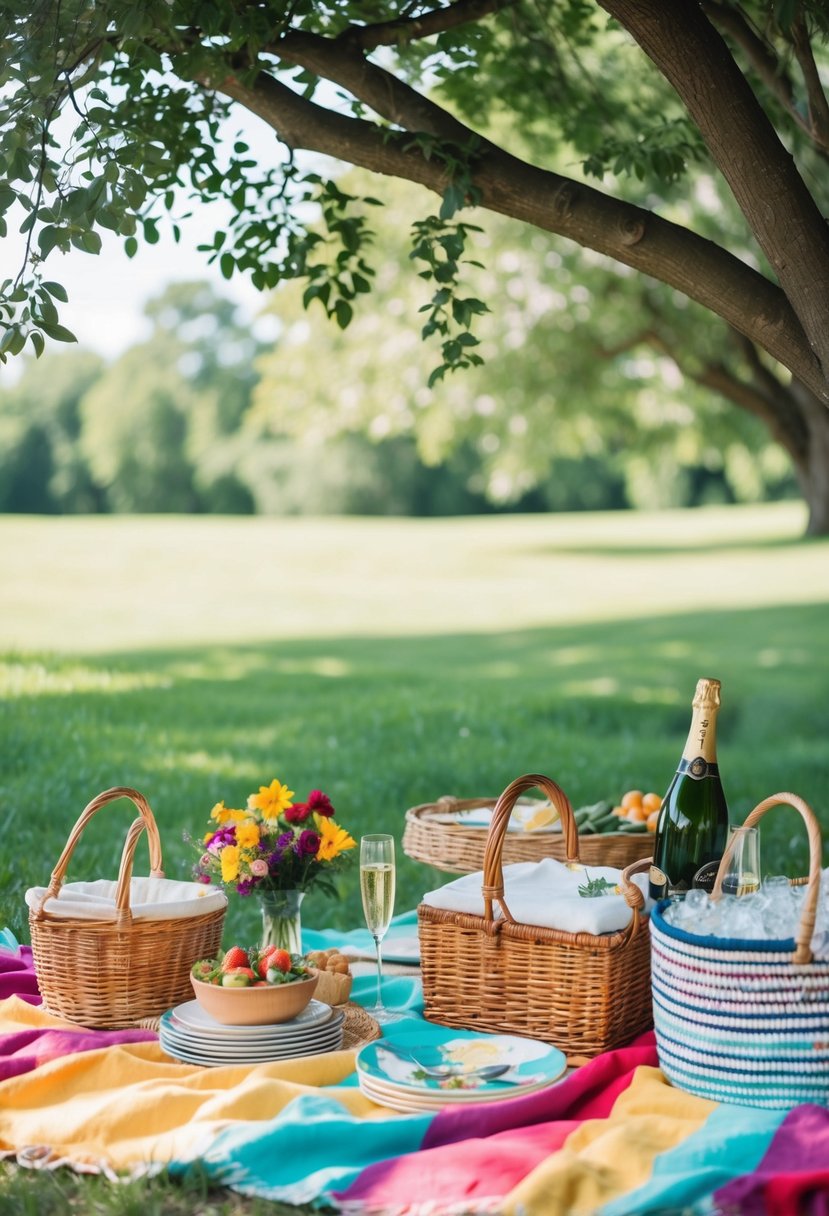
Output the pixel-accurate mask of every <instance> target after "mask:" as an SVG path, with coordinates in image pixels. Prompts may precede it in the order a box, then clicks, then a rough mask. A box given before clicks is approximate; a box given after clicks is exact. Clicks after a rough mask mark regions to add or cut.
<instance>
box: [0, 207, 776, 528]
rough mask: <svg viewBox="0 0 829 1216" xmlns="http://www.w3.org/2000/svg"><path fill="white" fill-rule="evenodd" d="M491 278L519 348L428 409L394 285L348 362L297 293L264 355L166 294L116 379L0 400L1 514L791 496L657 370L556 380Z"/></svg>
mask: <svg viewBox="0 0 829 1216" xmlns="http://www.w3.org/2000/svg"><path fill="white" fill-rule="evenodd" d="M392 218H394V213H392ZM542 262H543V259H542ZM499 265H501V268H502V269H501V271H500V272H496V273H499V274H500V275H501V277H502V279H503V281H502V282H500V283H498V284H497V285H496V290H497V291H499V292H501V293H503V296H504V300H505V304H504V308H503V310H501V312H500V317H499V319H497V320H496V319H495V318H493V320H492V321H491V322H490V323H491V324H492V325H496V324H497V325H501V326H507V327H510V329H511V333H512V330H513V329H514V331H515V332H514V333H512V336H511V337H510V340H509V342H508V343H507V344H506V345H505V346H504V349H503V350H502V351H501V353H500V354H495V353H494V351H493V358H492V359H491V360H490V361H489V362H488V363H487V365H486V366H485V367H484V368H483V369H476V370H475V371H472V372H469V373H467V375H466V376H464V377H457V378H453V379H452V380H451V381H448V382H444V383H441V384H438V385H435V386H434V388H433V389H432V390H427V389H425V387H424V383H425V377H424V369H423V367H422V366H421V365H422V363H423V361H424V360H426V361H428V359H429V352H428V350H427V349H425V348H424V347H423V346H422V344H420V342H419V340H418V337H417V334H416V332H414V331H412V329H411V327H410V326H407V324H406V313H407V307H408V306H407V305H404V302H403V301H402V300H401V298H400V295H399V292H400V290H401V280H400V277H399V276H400V275H402V273H403V272H402V270H400V269H399V268H398V273H397V274H396V273H395V271H394V267H393V264H392V263H389V268H388V271H387V272H386V274H385V276H381V277H382V278H384V280H385V281H382V282H381V283H379V284H378V287H377V291H378V295H379V299H378V307H377V309H371V310H367V311H366V312H365V313H364V314H363V315H362V316H361V317H360V319H359V320H358V321H357V322H356V323H355V324H356V326H357V329H358V331H359V332H358V333H357V334H352V335H351V338H349V339H348V340H346V338H345V337H344V336H343V334H342V333H341V332H340V331H339V330H338V329H337V328H336V327H334V326H332V325H331V323H330V322H329V321H328V320H327V319H326V318H325V317H324V315H323V314H322V312H320V313H319V315H316V314H314V313H310V314H307V313H305V312H304V311H303V309H302V304H301V301H300V300H299V299H298V292H297V290H296V289H295V288H294V287H293V286H289V287H287V288H286V289H284V290H283V291H281V292H279V293H277V296H276V299H275V301H274V304H273V305H272V307H273V308H274V309H275V310H277V312H278V314H279V318H280V324H281V337H280V338H279V339H278V340H277V342H276V343H275V344H273V345H272V346H265V345H264V344H263V343H262V342H261V341H259V340H257V338H256V337H254V336H253V334H252V332H251V330H250V328H249V327H246V326H243V325H242V324H241V323H240V321H239V319H238V317H237V315H236V313H237V310H236V308H235V305H233V304H232V303H230V302H229V301H228V300H226V299H223V298H221V297H220V296H219V295H218V294H217V293H216V292H215V291H214V289H213V288H212V287H211V286H209V285H208V284H206V283H180V284H175V285H172V286H170V287H168V288H166V289H165V290H164V292H163V293H162V294H161V295H159V296H158V297H157V298H156V299H154V300H152V301H151V302H150V303H149V305H148V306H147V309H146V312H147V315H148V317H149V318H150V320H151V322H152V332H151V333H150V336H149V337H148V338H147V340H146V341H144V342H142V343H140V344H138V345H135V346H133V347H131V348H130V349H128V350H126V351H125V352H124V353H123V354H122V355H120V356H119V357H118V358H117V359H115V360H114V361H112V362H106V361H104V360H103V359H102V358H101V357H100V356H98V355H95V354H93V353H91V352H88V351H83V350H67V351H65V352H61V353H57V352H49V353H47V354H46V355H45V356H44V357H43V358H42V359H41V360H39V361H35V360H31V361H30V362H28V363H27V364H26V366H25V368H24V371H23V374H22V375H21V377H20V379H19V380H18V381H17V383H16V384H14V385H12V386H10V387H6V388H4V389H3V390H2V391H0V511H3V512H27V513H46V514H61V513H98V512H112V513H117V512H136V513H137V512H195V513H211V512H212V513H225V514H240V513H241V514H245V513H259V514H273V515H280V514H286V515H287V514H367V515H372V514H391V515H419V516H428V515H453V514H476V513H484V512H492V511H515V510H518V511H547V510H565V511H578V510H610V509H617V508H625V507H631V506H641V507H650V508H658V507H662V506H695V505H699V504H701V503H706V502H734V501H756V500H761V499H764V498H774V497H781V496H791V495H795V494H796V493H797V487H796V483H795V481H794V479H793V477H792V475H791V473H790V471H789V470H788V467H787V461H786V457H785V455H784V454H783V453H782V451H781V450H780V449H777V448H775V447H774V445H773V444H770V443H769V442H768V438H767V435H766V433H765V432H764V431H763V429H762V427H760V425H759V424H758V425H757V426H755V427H752V425H751V420H750V419H746V418H743V417H742V416H740V415H737V414H735V412H734V411H728V410H727V409H721V408H720V407H718V404H717V401H716V399H715V398H713V397H710V396H709V397H707V398H706V397H705V396H704V394H698V397H699V399H698V400H696V401H691V400H688V399H687V394H686V392H685V388H684V387H683V386H681V385H680V384H679V383H678V382H677V381H676V380H675V379H674V380H672V379H671V377H670V376H669V375H667V373H666V368H665V367H663V366H659V365H658V362H657V363H654V362H651V363H648V362H647V361H642V360H639V362H635V361H631V360H630V358H629V357H628V355H627V354H626V353H617V354H616V355H615V356H614V357H613V358H609V359H608V360H607V361H603V360H601V359H596V358H595V354H594V355H593V356H591V354H590V352H589V350H588V351H586V352H585V353H584V354H583V355H582V356H581V357H580V358H576V356H575V354H573V353H571V356H570V360H569V361H570V364H572V366H568V361H567V358H566V357H565V354H566V349H567V346H568V340H569V334H568V331H567V328H566V327H565V328H561V329H559V330H555V331H554V332H553V336H552V337H551V335H550V334H549V333H547V334H546V335H545V334H544V333H534V332H532V331H533V325H532V323H531V320H530V321H528V320H527V317H528V314H529V315H530V318H531V316H532V314H533V309H532V306H531V302H529V303H528V301H527V300H526V299H520V298H518V297H519V296H521V295H526V294H527V293H529V294H530V295H531V296H532V294H533V293H535V292H538V291H541V290H542V288H541V286H540V285H539V284H538V282H536V281H535V280H534V279H533V278H532V277H530V278H527V277H525V276H524V273H523V271H524V269H526V268H525V267H522V265H521V261H520V259H519V258H518V257H517V255H515V254H512V255H510V256H506V255H504V257H503V258H502V259H501V261H500V262H499ZM552 268H553V269H554V270H555V275H556V279H557V282H558V288H559V290H561V291H563V292H564V293H565V296H564V297H562V298H567V297H568V292H569V296H572V295H573V291H571V290H570V289H569V288H568V282H569V278H568V275H567V273H566V269H565V268H562V266H561V265H559V264H555V260H554V262H553V265H552ZM403 282H405V283H408V280H403ZM573 290H575V289H573ZM578 296H579V292H578V291H577V290H575V297H576V299H573V298H569V300H568V309H572V308H575V307H578V304H577V298H578ZM544 328H549V327H544ZM553 337H554V338H555V339H556V340H555V341H553ZM355 338H356V339H357V340H356V341H355V340H353V339H355ZM570 345H571V346H572V343H570ZM493 346H495V344H494V343H493ZM605 363H606V366H605ZM591 364H592V365H593V368H594V371H593V374H591V375H588V374H587V372H588V369H589V368H590V366H591ZM579 369H581V370H579ZM672 386H673V387H672ZM680 388H681V389H682V391H681V392H680V391H679V389H680ZM587 402H589V403H590V404H589V407H588V408H586V403H587ZM551 412H552V413H553V414H554V416H555V418H556V426H555V429H554V432H553V434H554V442H552V443H550V442H542V441H540V439H539V435H538V430H539V428H540V427H541V426H542V425H543V418H544V416H545V415H547V416H549V414H550V413H551ZM548 434H549V432H548Z"/></svg>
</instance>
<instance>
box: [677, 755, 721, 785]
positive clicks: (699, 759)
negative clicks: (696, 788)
mask: <svg viewBox="0 0 829 1216" xmlns="http://www.w3.org/2000/svg"><path fill="white" fill-rule="evenodd" d="M676 771H677V772H678V773H682V774H687V775H688V776H689V777H691V778H692V780H694V781H702V780H703V778H704V777H716V778H719V775H720V770H719V766H718V765H717V764H716V763H712V762H711V761H710V760H706V759H705V757H704V756H694V758H693V760H686V759H685V758H684V757H683V759H682V760H680V762H679V767H678V768H677V770H676Z"/></svg>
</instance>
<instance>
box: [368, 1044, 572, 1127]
mask: <svg viewBox="0 0 829 1216" xmlns="http://www.w3.org/2000/svg"><path fill="white" fill-rule="evenodd" d="M412 1034H416V1032H412ZM410 1053H411V1056H414V1057H416V1060H417V1061H420V1064H418V1063H417V1062H415V1060H413V1059H411V1058H410ZM421 1065H425V1066H428V1067H432V1066H435V1067H442V1068H448V1069H449V1070H450V1072H451V1075H449V1076H446V1077H445V1078H442V1079H439V1078H434V1077H431V1076H429V1075H428V1073H427V1072H426V1071H425V1070H424V1067H422V1066H421ZM491 1065H508V1066H509V1068H508V1071H506V1072H504V1073H502V1074H501V1075H500V1076H498V1077H495V1078H493V1079H489V1078H484V1077H482V1076H481V1075H479V1074H478V1073H477V1072H476V1071H475V1070H476V1069H478V1068H483V1067H486V1066H491ZM566 1068H567V1061H566V1059H565V1057H564V1054H563V1053H562V1052H560V1051H559V1050H558V1048H556V1047H551V1046H550V1044H549V1043H542V1042H540V1041H539V1040H537V1039H525V1038H521V1037H519V1036H518V1035H480V1036H478V1037H475V1036H473V1035H466V1036H464V1037H461V1036H458V1037H457V1038H452V1039H449V1040H447V1041H446V1042H444V1043H441V1044H439V1045H437V1044H435V1043H433V1042H432V1043H428V1042H426V1041H420V1042H418V1040H417V1039H416V1038H413V1037H411V1035H410V1036H407V1037H406V1038H402V1037H401V1038H399V1039H395V1040H394V1041H386V1040H382V1039H381V1040H379V1041H377V1042H374V1043H367V1044H366V1045H365V1046H364V1047H362V1048H360V1051H359V1052H358V1053H357V1077H358V1080H359V1083H360V1089H361V1090H362V1091H363V1093H364V1094H365V1095H366V1097H367V1098H371V1100H372V1101H373V1102H377V1103H379V1105H381V1106H388V1107H391V1109H392V1110H400V1111H407V1112H412V1113H416V1112H417V1111H426V1110H440V1109H442V1108H443V1107H446V1106H464V1105H469V1104H471V1103H479V1102H503V1101H504V1099H506V1098H517V1097H519V1096H520V1095H522V1094H529V1093H534V1092H535V1091H536V1090H539V1089H545V1088H546V1087H547V1086H548V1085H552V1084H553V1083H554V1082H555V1081H557V1080H558V1079H559V1077H561V1076H562V1075H563V1073H564V1072H565V1070H566Z"/></svg>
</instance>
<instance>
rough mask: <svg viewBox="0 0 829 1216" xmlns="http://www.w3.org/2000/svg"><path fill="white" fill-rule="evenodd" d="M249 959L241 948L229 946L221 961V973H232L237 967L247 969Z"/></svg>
mask: <svg viewBox="0 0 829 1216" xmlns="http://www.w3.org/2000/svg"><path fill="white" fill-rule="evenodd" d="M249 966H250V959H249V958H248V954H247V950H243V949H242V947H241V946H231V947H230V949H229V950H228V951H227V952H226V954H225V956H224V958H223V959H222V971H233V970H235V969H236V968H237V967H249Z"/></svg>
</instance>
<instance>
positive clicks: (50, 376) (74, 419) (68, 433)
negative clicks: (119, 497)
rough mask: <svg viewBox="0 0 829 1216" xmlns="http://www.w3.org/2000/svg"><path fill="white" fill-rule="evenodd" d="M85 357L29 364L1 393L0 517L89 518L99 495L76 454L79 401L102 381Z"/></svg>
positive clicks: (96, 361) (97, 363)
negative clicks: (7, 513)
mask: <svg viewBox="0 0 829 1216" xmlns="http://www.w3.org/2000/svg"><path fill="white" fill-rule="evenodd" d="M102 371H103V361H102V360H101V359H100V358H98V356H97V355H93V354H90V353H89V352H88V351H80V350H78V351H66V352H65V353H64V354H63V355H62V356H61V357H56V358H54V359H51V360H47V361H45V362H43V363H37V362H35V361H34V360H32V361H31V362H29V363H28V364H27V365H26V366H25V367H24V369H23V374H22V375H21V377H20V380H19V381H18V383H17V384H15V385H14V386H13V387H11V388H9V389H6V390H5V391H4V392H2V393H0V511H11V512H27V513H29V512H35V513H38V514H53V513H55V512H60V513H63V512H89V511H99V510H101V508H102V502H103V495H102V493H101V489H100V487H99V486H98V485H96V483H95V481H94V479H93V478H92V477H91V476H90V473H89V469H88V468H87V466H86V462H85V461H84V460H83V458H82V456H81V452H80V445H79V438H80V432H81V401H82V399H83V397H84V396H85V395H86V393H87V392H89V390H90V388H91V387H92V385H94V384H95V382H96V381H97V379H98V378H99V377H100V376H101V374H102Z"/></svg>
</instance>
